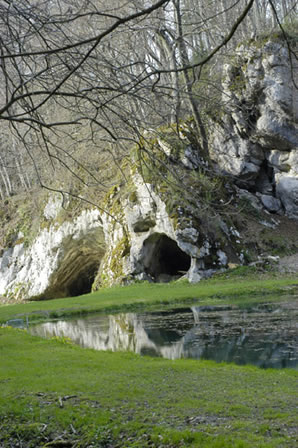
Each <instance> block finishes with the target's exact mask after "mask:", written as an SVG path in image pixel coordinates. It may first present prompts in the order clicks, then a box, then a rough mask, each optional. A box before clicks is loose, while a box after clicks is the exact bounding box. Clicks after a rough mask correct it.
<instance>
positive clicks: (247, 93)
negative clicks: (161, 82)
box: [212, 39, 298, 219]
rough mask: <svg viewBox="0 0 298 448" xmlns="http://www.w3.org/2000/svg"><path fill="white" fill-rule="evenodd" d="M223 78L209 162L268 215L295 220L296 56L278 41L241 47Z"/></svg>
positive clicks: (297, 183)
mask: <svg viewBox="0 0 298 448" xmlns="http://www.w3.org/2000/svg"><path fill="white" fill-rule="evenodd" d="M224 77H225V79H224V83H223V102H224V103H225V111H224V113H223V114H222V116H219V117H217V120H216V121H217V125H216V129H215V131H214V132H213V135H212V157H213V159H214V160H216V161H217V163H218V165H219V167H220V169H221V170H224V171H226V172H227V173H229V174H231V175H233V176H235V178H236V179H237V181H236V183H237V184H238V185H239V186H240V187H242V188H246V189H248V190H250V191H251V192H253V193H254V194H256V195H257V197H258V198H259V199H260V201H261V203H262V205H263V206H264V207H265V208H266V209H267V210H269V211H270V212H284V213H285V214H286V215H287V216H289V217H291V218H296V219H297V218H298V89H297V86H298V63H297V52H296V57H295V53H294V52H292V53H289V51H288V47H287V44H286V42H285V41H283V40H281V39H275V40H274V39H273V40H267V41H265V42H262V41H261V42H260V41H257V42H252V43H251V44H250V46H249V47H247V46H243V45H242V46H241V47H240V48H239V49H238V50H237V53H236V56H235V57H234V60H233V61H232V63H231V64H229V65H227V66H226V67H225V73H224Z"/></svg>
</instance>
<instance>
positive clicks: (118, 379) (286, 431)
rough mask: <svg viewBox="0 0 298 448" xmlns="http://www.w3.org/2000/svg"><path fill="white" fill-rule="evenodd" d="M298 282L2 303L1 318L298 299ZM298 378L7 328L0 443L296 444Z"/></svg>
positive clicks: (212, 283)
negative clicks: (104, 348)
mask: <svg viewBox="0 0 298 448" xmlns="http://www.w3.org/2000/svg"><path fill="white" fill-rule="evenodd" d="M297 280H298V279H297V278H276V277H271V278H258V279H257V278H255V277H254V276H249V277H243V278H242V277H239V276H237V277H233V276H232V277H230V278H227V279H223V278H217V279H212V280H209V281H206V282H201V283H200V284H199V285H187V284H183V283H176V284H167V285H157V284H156V285H148V284H139V285H134V286H129V287H117V288H111V289H105V290H102V291H100V292H98V293H94V294H90V295H86V296H81V297H75V298H70V299H59V300H52V301H43V302H31V303H27V304H16V305H8V306H7V305H6V306H2V307H0V321H2V322H5V321H6V320H8V319H10V318H14V317H17V316H19V315H24V314H29V316H30V320H31V319H33V318H37V317H43V318H45V317H46V316H51V317H57V316H68V315H71V314H80V313H85V312H89V311H103V310H109V311H111V310H127V309H133V308H137V307H146V308H147V307H153V306H159V305H163V304H172V305H175V304H177V303H179V302H180V303H181V302H183V301H186V302H187V301H193V300H196V301H197V300H198V301H199V302H200V303H212V304H217V303H238V304H240V303H247V302H252V301H258V302H260V301H262V300H266V301H267V300H270V301H272V300H279V299H280V296H281V293H284V292H287V293H289V294H291V293H294V294H295V295H296V294H297V286H295V285H297V283H298V281H297ZM297 377H298V372H297V371H294V370H290V369H284V370H261V369H258V368H256V367H251V366H243V367H240V366H235V365H233V364H216V363H214V362H209V361H192V360H177V361H170V360H165V359H161V358H149V357H140V356H137V355H134V354H132V353H110V352H96V351H94V350H89V349H82V348H80V347H78V346H75V345H72V344H71V343H70V342H69V341H68V340H67V339H63V338H59V339H57V338H53V339H51V340H44V339H41V338H38V337H34V336H31V335H29V334H27V333H26V332H24V331H22V330H15V329H12V328H1V327H0V447H1V448H12V447H13V448H15V447H22V448H29V447H30V448H35V447H44V448H45V447H57V448H58V447H72V448H76V447H77V448H87V447H90V448H91V447H102V448H104V447H105V448H108V447H110V448H112V447H113V448H117V447H119V448H120V447H127V448H130V447H139V448H146V447H148V448H149V447H160V448H163V447H168V448H170V447H200V448H207V447H209V448H211V447H212V448H247V447H253V448H278V447H288V448H293V447H294V446H296V443H297V438H298V434H297V426H296V422H297V407H296V405H297V395H295V391H296V390H297V389H296V387H297Z"/></svg>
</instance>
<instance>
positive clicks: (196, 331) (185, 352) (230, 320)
mask: <svg viewBox="0 0 298 448" xmlns="http://www.w3.org/2000/svg"><path fill="white" fill-rule="evenodd" d="M269 311H270V312H268V310H267V311H265V312H264V311H262V310H261V312H260V311H259V310H255V311H253V312H251V311H250V312H248V311H240V310H239V309H236V308H227V307H226V308H214V307H192V308H191V309H183V310H177V311H171V312H163V313H146V314H139V315H138V314H135V313H127V314H124V313H123V314H118V315H114V316H113V315H110V316H95V317H94V316H91V317H88V318H86V319H77V320H75V321H59V322H55V323H46V324H43V325H40V326H39V327H38V328H37V327H35V328H32V329H31V331H32V332H33V333H35V334H40V335H42V336H46V337H49V336H60V337H61V336H63V337H69V338H71V339H72V340H73V341H75V342H76V343H77V344H80V345H81V346H83V347H90V348H94V349H96V350H111V351H120V350H122V351H133V352H135V353H139V354H143V355H151V356H161V357H165V358H169V359H177V358H197V359H199V358H204V359H214V360H216V361H227V362H236V363H238V364H247V363H249V364H256V365H259V366H261V367H294V366H295V365H296V364H297V338H295V322H294V321H291V320H290V318H289V316H288V314H283V315H282V314H281V310H279V312H278V313H275V312H274V310H269ZM275 311H276V310H275ZM294 314H295V313H294Z"/></svg>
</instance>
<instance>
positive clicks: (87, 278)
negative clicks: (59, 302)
mask: <svg viewBox="0 0 298 448" xmlns="http://www.w3.org/2000/svg"><path fill="white" fill-rule="evenodd" d="M97 271H98V262H97V263H96V264H91V266H90V265H89V266H85V267H84V269H81V270H79V272H77V273H76V276H75V277H74V278H73V279H72V281H71V282H70V283H69V284H68V285H67V291H68V292H67V296H69V297H76V296H81V295H83V294H89V293H90V292H91V289H92V285H93V282H94V279H95V276H96V274H97Z"/></svg>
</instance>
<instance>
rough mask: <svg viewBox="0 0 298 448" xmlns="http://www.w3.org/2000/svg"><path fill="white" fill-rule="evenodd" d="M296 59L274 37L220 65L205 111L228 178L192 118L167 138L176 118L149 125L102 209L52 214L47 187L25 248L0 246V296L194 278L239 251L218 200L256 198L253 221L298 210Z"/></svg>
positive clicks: (233, 202) (232, 261)
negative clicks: (214, 97) (213, 112)
mask: <svg viewBox="0 0 298 448" xmlns="http://www.w3.org/2000/svg"><path fill="white" fill-rule="evenodd" d="M294 63H296V64H297V61H296V62H295V59H294V58H293V60H292V68H293V70H290V68H289V67H291V63H290V60H289V55H288V51H287V47H286V45H285V43H283V42H282V41H281V40H279V41H278V40H276V41H267V42H263V43H260V42H258V43H257V42H255V43H253V44H251V45H250V47H249V48H246V47H245V48H244V47H240V48H239V49H238V51H237V54H236V56H235V58H234V61H233V63H232V64H230V65H229V66H226V67H225V78H224V83H223V101H224V103H225V109H224V110H223V111H222V112H221V113H219V114H217V116H212V118H210V120H212V123H211V124H212V126H210V129H212V134H211V135H210V136H209V137H210V148H211V157H212V159H213V160H214V161H215V162H216V164H217V167H218V172H219V173H228V174H229V175H231V176H229V179H230V178H232V179H233V182H234V184H236V187H235V185H232V182H231V181H230V180H229V179H227V177H222V176H221V177H218V178H217V177H216V175H215V174H214V172H212V174H210V172H209V170H208V166H207V162H206V161H204V160H202V158H201V157H200V153H199V151H198V148H196V147H195V143H194V139H192V138H191V129H190V128H191V125H190V127H189V128H187V127H182V126H181V129H179V133H178V134H181V135H178V137H177V132H176V131H177V129H176V127H175V136H176V139H175V138H173V129H170V131H171V132H172V134H171V133H169V132H168V130H167V131H165V134H166V135H158V136H157V137H156V133H155V135H153V136H152V135H151V134H150V132H151V131H150V132H149V131H148V133H147V134H146V135H145V137H144V141H145V142H146V144H150V146H149V147H147V148H146V147H144V148H143V149H144V151H143V152H142V153H139V154H138V156H137V157H136V158H135V159H133V157H132V159H131V161H130V162H131V164H130V169H129V170H128V171H129V172H127V173H126V174H127V178H130V180H129V182H127V184H125V185H121V183H120V184H119V185H116V186H115V187H113V189H112V190H111V191H110V192H109V194H108V195H107V197H106V200H105V202H104V203H103V204H102V208H103V209H104V210H106V212H105V213H102V212H99V211H97V210H85V211H83V212H82V213H81V214H80V215H79V216H77V217H76V218H75V219H73V220H72V221H65V220H64V222H63V221H62V222H61V223H60V224H59V223H58V222H59V221H58V220H57V217H58V216H59V213H60V211H61V202H59V201H57V199H55V198H50V199H49V201H48V203H47V205H46V207H45V208H44V220H45V221H46V225H45V226H41V228H40V230H39V233H38V235H37V236H36V238H35V239H34V241H33V242H32V243H30V245H29V246H28V247H27V246H25V243H24V242H22V235H18V238H16V242H15V244H14V245H11V247H9V248H8V249H5V250H4V251H2V255H1V258H0V295H4V294H5V295H6V296H12V297H23V298H32V297H35V298H52V297H63V296H74V295H79V294H84V293H87V292H90V290H91V286H92V288H93V290H96V289H98V288H100V287H101V286H103V285H104V286H105V285H112V284H114V283H117V282H122V283H128V282H131V281H138V280H148V281H154V282H167V281H170V280H173V279H179V278H181V277H182V278H183V277H184V278H187V279H188V280H189V281H190V282H198V281H200V280H201V279H202V278H204V277H208V276H209V275H211V274H212V273H213V272H214V271H215V270H220V269H222V268H225V267H227V266H228V265H233V266H235V265H237V264H241V263H243V262H245V261H246V260H245V259H246V258H248V257H247V251H246V250H247V247H246V246H245V244H244V243H243V240H242V236H241V235H240V233H241V229H240V228H241V223H240V224H239V222H238V224H239V225H238V226H237V224H235V223H234V221H233V216H232V217H231V216H229V213H227V210H228V211H230V212H231V213H230V215H235V216H236V215H237V214H239V210H241V202H242V203H245V204H247V203H249V204H250V207H251V210H252V212H253V213H257V214H260V213H263V211H264V209H265V211H266V212H267V215H265V219H263V218H260V219H259V222H262V224H264V226H267V227H268V228H270V229H274V228H275V227H276V225H277V222H276V221H274V219H273V218H272V222H269V221H268V219H269V220H270V218H268V219H267V218H266V217H268V215H269V214H278V215H282V214H286V215H287V216H288V217H290V218H292V219H298V121H297V120H298V119H297V117H298V91H297V89H296V88H295V85H294V82H293V80H296V81H295V82H296V84H297V83H298V80H297V66H294V65H293V64H294ZM183 126H184V125H183ZM185 126H186V125H185ZM144 144H145V143H144ZM139 146H141V144H140V145H139ZM148 167H149V168H148ZM229 182H230V183H229ZM174 184H175V185H176V187H175V188H174V187H173V185H174ZM229 206H230V207H231V208H230V209H228V207H229ZM235 221H237V219H236V220H235ZM273 221H274V222H273ZM242 225H243V224H242ZM239 229H240V231H239ZM270 241H271V240H270ZM273 243H274V241H273ZM270 244H271V243H270Z"/></svg>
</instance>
